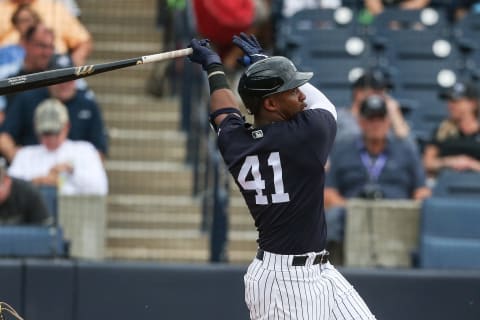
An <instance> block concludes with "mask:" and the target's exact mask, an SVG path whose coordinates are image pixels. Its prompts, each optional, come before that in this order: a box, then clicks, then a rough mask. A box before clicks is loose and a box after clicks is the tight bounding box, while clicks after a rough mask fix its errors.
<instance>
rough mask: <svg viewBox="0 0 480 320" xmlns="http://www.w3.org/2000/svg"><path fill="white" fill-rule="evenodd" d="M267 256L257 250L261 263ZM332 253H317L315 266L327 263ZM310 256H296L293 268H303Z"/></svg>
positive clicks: (314, 261)
mask: <svg viewBox="0 0 480 320" xmlns="http://www.w3.org/2000/svg"><path fill="white" fill-rule="evenodd" d="M264 254H265V251H263V250H262V249H258V250H257V255H256V258H257V259H258V260H260V261H263V256H264ZM329 254H330V253H329V252H328V251H323V252H321V253H317V254H316V255H315V259H314V260H313V264H319V263H321V264H324V263H327V259H328V258H327V257H328V255H329ZM307 260H308V256H307V255H300V256H294V257H293V259H292V266H294V267H303V266H305V264H306V263H307Z"/></svg>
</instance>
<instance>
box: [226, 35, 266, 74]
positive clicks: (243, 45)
mask: <svg viewBox="0 0 480 320" xmlns="http://www.w3.org/2000/svg"><path fill="white" fill-rule="evenodd" d="M233 43H234V44H235V45H236V46H237V47H239V48H240V49H242V51H243V52H244V53H245V55H244V56H243V57H241V58H239V59H238V60H237V61H238V63H240V64H241V65H243V66H244V67H248V66H249V65H250V64H252V63H255V62H257V61H259V60H262V59H265V58H268V56H267V55H265V54H263V48H262V46H261V45H260V43H258V40H257V38H256V37H255V36H254V35H253V34H251V35H247V34H245V33H244V32H242V33H240V36H237V35H234V36H233Z"/></svg>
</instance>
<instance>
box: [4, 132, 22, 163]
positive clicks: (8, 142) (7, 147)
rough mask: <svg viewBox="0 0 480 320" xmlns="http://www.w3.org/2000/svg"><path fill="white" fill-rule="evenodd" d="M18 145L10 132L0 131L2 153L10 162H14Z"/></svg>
mask: <svg viewBox="0 0 480 320" xmlns="http://www.w3.org/2000/svg"><path fill="white" fill-rule="evenodd" d="M17 150H18V148H17V146H16V145H15V141H13V139H12V136H11V135H10V134H8V133H5V132H3V133H0V153H1V154H2V155H3V156H4V157H5V158H6V159H7V161H8V162H12V161H13V158H14V157H15V154H16V153H17Z"/></svg>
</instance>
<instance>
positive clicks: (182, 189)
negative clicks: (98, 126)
mask: <svg viewBox="0 0 480 320" xmlns="http://www.w3.org/2000/svg"><path fill="white" fill-rule="evenodd" d="M153 164H154V162H150V163H147V162H145V165H144V167H143V168H137V169H133V170H132V169H131V168H127V167H124V168H114V167H112V166H111V165H108V164H107V173H108V178H109V181H110V192H112V193H132V194H145V193H154V194H163V195H174V194H183V195H187V194H191V189H192V185H191V184H192V174H191V172H190V171H187V170H179V169H178V168H168V167H167V166H166V167H165V168H161V169H159V170H154V169H153V168H152V166H153ZM166 164H168V163H166ZM170 164H172V167H178V166H177V165H176V164H173V163H170Z"/></svg>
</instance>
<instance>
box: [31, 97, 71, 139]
mask: <svg viewBox="0 0 480 320" xmlns="http://www.w3.org/2000/svg"><path fill="white" fill-rule="evenodd" d="M67 122H68V112H67V108H66V107H65V105H64V104H63V103H61V102H60V100H58V99H54V98H49V99H45V100H43V101H42V102H41V103H40V104H39V105H38V106H37V108H36V109H35V117H34V123H35V130H36V132H37V133H38V134H42V133H47V132H54V133H58V132H60V130H62V128H63V127H64V126H65V124H66V123H67Z"/></svg>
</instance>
